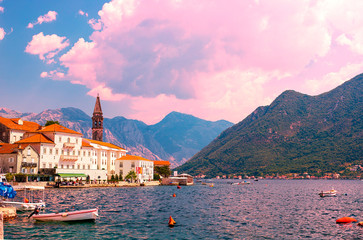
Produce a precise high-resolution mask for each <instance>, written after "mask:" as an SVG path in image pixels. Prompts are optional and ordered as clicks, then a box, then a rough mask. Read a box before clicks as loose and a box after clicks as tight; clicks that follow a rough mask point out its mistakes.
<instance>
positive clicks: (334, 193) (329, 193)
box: [319, 189, 337, 197]
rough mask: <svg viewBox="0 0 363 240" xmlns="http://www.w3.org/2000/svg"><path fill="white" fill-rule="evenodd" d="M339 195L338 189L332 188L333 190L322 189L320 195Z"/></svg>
mask: <svg viewBox="0 0 363 240" xmlns="http://www.w3.org/2000/svg"><path fill="white" fill-rule="evenodd" d="M336 195H337V191H336V190H334V189H332V190H329V191H325V192H324V191H321V192H320V193H319V196H320V197H335V196H336Z"/></svg>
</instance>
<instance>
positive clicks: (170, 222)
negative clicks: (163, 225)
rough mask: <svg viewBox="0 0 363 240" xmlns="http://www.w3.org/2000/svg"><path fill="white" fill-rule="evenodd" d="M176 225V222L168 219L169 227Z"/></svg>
mask: <svg viewBox="0 0 363 240" xmlns="http://www.w3.org/2000/svg"><path fill="white" fill-rule="evenodd" d="M175 224H176V222H175V221H174V219H173V218H172V217H171V216H170V217H169V226H174V225H175Z"/></svg>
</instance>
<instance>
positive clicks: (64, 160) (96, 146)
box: [16, 124, 127, 180]
mask: <svg viewBox="0 0 363 240" xmlns="http://www.w3.org/2000/svg"><path fill="white" fill-rule="evenodd" d="M16 144H20V145H21V144H27V145H28V144H30V145H32V146H33V148H34V149H36V151H37V152H38V153H39V160H38V161H39V162H38V168H39V172H40V173H48V174H49V173H57V174H65V173H73V174H84V175H85V176H87V175H88V176H89V177H90V179H91V180H94V179H97V180H107V179H109V178H110V177H111V175H112V174H113V173H114V172H115V159H116V158H118V157H122V156H124V155H126V152H127V151H126V150H125V149H123V148H120V147H118V146H116V145H113V144H110V143H104V142H99V141H95V140H90V139H83V138H82V134H81V133H79V132H76V131H73V130H71V129H68V128H66V127H63V126H60V125H58V124H53V125H50V126H47V127H43V128H42V129H41V130H38V131H34V132H27V133H25V134H24V136H23V139H22V140H20V141H17V142H16Z"/></svg>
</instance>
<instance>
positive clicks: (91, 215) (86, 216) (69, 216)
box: [30, 208, 98, 222]
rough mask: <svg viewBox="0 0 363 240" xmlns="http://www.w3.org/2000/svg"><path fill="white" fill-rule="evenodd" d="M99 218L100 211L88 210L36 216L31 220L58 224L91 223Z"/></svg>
mask: <svg viewBox="0 0 363 240" xmlns="http://www.w3.org/2000/svg"><path fill="white" fill-rule="evenodd" d="M97 217H98V209H97V208H93V209H87V210H80V211H71V212H61V213H46V214H34V215H31V216H30V218H32V219H34V220H36V221H43V222H48V221H57V222H70V221H90V220H96V218H97Z"/></svg>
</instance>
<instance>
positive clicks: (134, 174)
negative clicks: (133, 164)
mask: <svg viewBox="0 0 363 240" xmlns="http://www.w3.org/2000/svg"><path fill="white" fill-rule="evenodd" d="M125 179H130V180H131V182H133V180H136V179H137V175H136V173H135V171H134V170H131V171H130V172H129V173H128V174H127V175H126V177H125Z"/></svg>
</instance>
